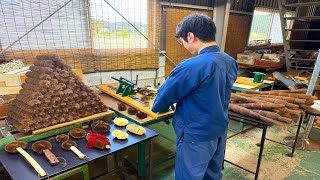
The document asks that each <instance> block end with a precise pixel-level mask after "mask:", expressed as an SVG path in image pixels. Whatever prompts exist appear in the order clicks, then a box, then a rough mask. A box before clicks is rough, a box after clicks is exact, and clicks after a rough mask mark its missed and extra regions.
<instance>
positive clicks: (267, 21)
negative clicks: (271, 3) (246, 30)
mask: <svg viewBox="0 0 320 180" xmlns="http://www.w3.org/2000/svg"><path fill="white" fill-rule="evenodd" d="M272 16H273V15H272V13H271V12H264V11H259V10H255V11H254V14H253V18H252V24H251V31H250V37H249V44H251V43H253V42H254V41H256V40H267V39H268V38H269V37H268V36H269V32H270V27H271V25H272Z"/></svg>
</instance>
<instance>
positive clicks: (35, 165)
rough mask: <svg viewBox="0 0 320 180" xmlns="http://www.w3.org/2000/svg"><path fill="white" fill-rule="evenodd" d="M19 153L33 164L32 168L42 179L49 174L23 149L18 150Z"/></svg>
mask: <svg viewBox="0 0 320 180" xmlns="http://www.w3.org/2000/svg"><path fill="white" fill-rule="evenodd" d="M17 151H18V152H19V153H20V154H21V155H22V156H23V157H24V158H26V160H27V161H28V162H29V163H30V164H31V166H32V167H33V168H34V169H35V170H36V171H37V172H38V173H39V175H40V176H41V177H43V176H46V175H47V173H46V172H45V171H44V170H43V169H42V167H41V166H40V165H39V164H38V163H37V161H36V160H34V159H33V157H31V156H30V155H29V154H28V153H27V152H26V151H25V150H23V149H22V148H21V147H18V148H17Z"/></svg>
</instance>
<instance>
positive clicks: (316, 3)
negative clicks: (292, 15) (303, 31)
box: [285, 2, 320, 7]
mask: <svg viewBox="0 0 320 180" xmlns="http://www.w3.org/2000/svg"><path fill="white" fill-rule="evenodd" d="M319 5H320V2H305V3H292V4H286V5H285V6H287V7H301V6H319Z"/></svg>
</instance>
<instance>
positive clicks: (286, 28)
mask: <svg viewBox="0 0 320 180" xmlns="http://www.w3.org/2000/svg"><path fill="white" fill-rule="evenodd" d="M191 14H202V15H206V16H208V17H209V18H210V19H211V20H212V21H213V22H214V24H215V26H216V34H215V42H216V44H217V46H219V48H220V51H222V52H225V53H227V54H228V55H229V56H231V57H232V58H233V59H234V60H235V61H236V63H237V66H238V73H237V77H236V80H235V82H234V83H233V85H232V88H231V91H232V93H231V96H230V103H229V106H228V110H226V111H228V128H227V138H226V143H225V146H224V147H225V152H224V160H223V164H221V169H222V170H221V172H222V174H223V176H222V179H226V180H227V179H228V180H230V179H237V180H239V179H244V180H247V179H277V180H278V179H287V180H298V179H299V180H300V179H304V180H307V179H320V78H319V73H320V56H319V51H320V1H319V0H183V1H182V0H59V1H57V0H1V1H0V179H1V180H7V179H8V180H9V179H13V180H20V179H22V180H33V179H51V180H62V179H66V180H75V179H84V180H89V179H92V180H104V179H114V180H122V179H128V180H136V179H137V180H138V179H152V180H171V179H178V177H177V176H176V171H177V170H176V169H175V165H176V163H177V162H176V161H175V160H176V157H177V156H176V145H177V144H178V143H177V142H179V141H180V139H179V138H176V134H175V131H174V128H173V125H174V123H173V119H174V118H175V117H174V115H175V116H178V115H177V113H175V112H177V111H176V110H177V109H178V108H181V107H179V106H178V105H176V104H173V105H171V106H170V107H168V109H167V110H166V111H164V112H153V111H152V107H153V105H154V103H155V102H156V98H157V95H158V92H159V94H160V92H161V90H162V89H161V87H162V85H163V84H165V82H166V80H167V79H168V78H170V77H171V76H173V75H175V73H171V72H173V71H174V70H176V69H178V68H179V67H181V64H183V61H184V60H186V61H188V59H189V58H191V59H192V58H195V57H196V56H197V55H193V54H191V53H190V52H189V51H188V50H187V49H186V48H185V47H184V46H185V44H181V43H180V41H179V38H177V37H176V31H177V26H178V24H179V23H180V22H181V21H182V20H183V19H184V18H185V17H187V16H189V15H191ZM180 39H181V38H180ZM176 67H177V68H176ZM179 81H180V80H179V79H178V80H177V83H184V82H186V80H185V79H181V81H180V82H179ZM170 82H171V81H170ZM183 85H185V86H188V85H189V84H188V83H187V82H186V83H185V84H183ZM168 86H170V85H168V84H166V87H168ZM230 86H231V85H230ZM172 91H175V93H177V96H178V94H179V93H183V92H179V91H178V90H174V89H173V90H172ZM201 101H202V100H201V99H199V103H201ZM180 105H181V104H180ZM194 106H196V105H194ZM226 107H227V106H226ZM185 113H187V114H188V116H190V117H191V116H192V117H193V120H194V121H200V120H201V118H202V117H203V116H202V115H201V114H197V113H196V112H193V110H192V109H191V110H190V111H189V112H185ZM191 131H193V130H192V129H191ZM190 180H192V178H190Z"/></svg>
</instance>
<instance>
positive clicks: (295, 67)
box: [290, 66, 314, 70]
mask: <svg viewBox="0 0 320 180" xmlns="http://www.w3.org/2000/svg"><path fill="white" fill-rule="evenodd" d="M290 68H293V69H308V70H313V69H314V67H300V66H290Z"/></svg>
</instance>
